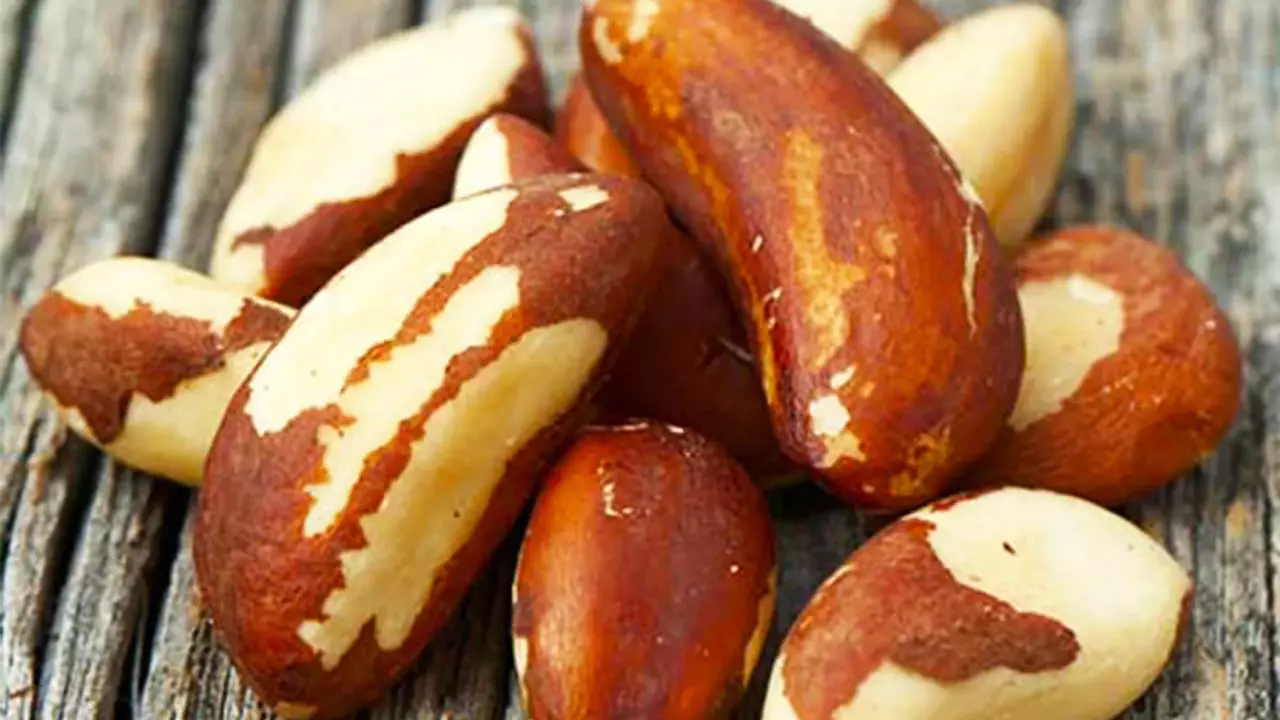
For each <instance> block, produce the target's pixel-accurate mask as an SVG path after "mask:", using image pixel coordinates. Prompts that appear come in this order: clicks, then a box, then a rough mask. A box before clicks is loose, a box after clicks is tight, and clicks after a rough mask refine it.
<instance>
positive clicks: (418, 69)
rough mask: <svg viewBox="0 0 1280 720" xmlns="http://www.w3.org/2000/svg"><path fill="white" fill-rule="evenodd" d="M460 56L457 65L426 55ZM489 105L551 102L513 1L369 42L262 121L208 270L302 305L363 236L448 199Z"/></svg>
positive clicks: (540, 109) (359, 247) (527, 106)
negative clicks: (451, 69)
mask: <svg viewBox="0 0 1280 720" xmlns="http://www.w3.org/2000/svg"><path fill="white" fill-rule="evenodd" d="M460 63H461V64H464V65H466V66H467V68H468V72H466V73H456V72H430V71H428V70H425V69H424V68H436V67H450V66H457V65H458V64H460ZM496 111H506V112H512V113H515V114H518V115H522V116H525V117H528V118H531V119H533V120H535V121H538V122H545V121H546V119H547V114H548V109H547V105H546V97H545V89H544V84H543V76H542V70H541V68H540V66H539V64H538V61H537V58H536V56H535V54H534V49H533V41H532V38H531V37H530V35H529V31H528V29H527V28H526V27H525V25H524V23H523V22H522V21H521V19H520V17H519V15H517V14H516V13H515V12H514V11H512V10H509V9H505V8H483V9H477V10H471V11H468V12H463V13H459V14H457V15H455V16H453V17H451V18H449V19H446V20H443V21H441V22H438V23H433V24H430V25H424V26H422V27H419V28H415V29H413V30H408V31H404V32H400V33H397V34H394V35H390V36H388V37H386V38H382V39H380V40H377V41H375V42H373V43H371V44H370V45H368V46H367V47H365V48H363V49H362V50H360V51H358V52H357V53H355V54H354V55H352V56H351V57H349V58H347V59H346V60H344V61H342V62H341V63H339V64H338V65H336V66H334V67H333V68H331V69H329V70H328V71H326V72H325V73H324V74H323V75H322V76H321V77H320V78H319V79H318V80H316V82H315V83H314V84H313V85H311V86H310V87H308V88H306V89H305V90H304V91H303V92H302V94H300V95H299V96H298V97H297V98H295V99H294V100H293V101H291V102H290V103H289V104H288V105H286V106H285V107H284V108H283V109H282V110H281V111H280V112H279V113H278V114H277V115H276V116H275V117H273V118H272V119H271V120H270V122H268V123H267V125H266V126H265V127H264V128H263V130H262V134H261V136H260V137H259V138H258V142H257V144H256V146H255V147H254V150H253V155H252V156H251V157H250V160H249V165H248V168H247V169H246V170H245V174H244V178H243V179H242V180H241V183H240V187H239V188H238V189H237V191H236V193H235V195H234V196H233V197H232V199H231V203H230V204H229V205H228V207H227V210H226V214H225V215H223V218H222V223H221V225H220V226H219V228H218V234H217V238H216V240H215V246H214V254H213V260H212V265H211V268H212V272H211V274H212V275H213V277H214V278H215V279H217V280H221V281H223V282H227V283H230V284H233V285H235V286H236V287H239V288H242V289H243V290H245V291H246V292H251V293H255V294H258V295H262V296H263V297H268V298H271V299H273V300H278V301H280V302H282V303H286V304H289V305H294V306H298V305H301V304H302V303H304V302H305V301H306V300H307V299H308V298H309V297H311V295H312V294H314V293H315V291H316V290H318V289H319V288H320V287H321V286H322V285H324V283H325V282H327V281H328V280H329V278H331V277H332V276H333V275H334V274H335V273H337V272H338V271H339V270H340V269H341V268H342V267H343V266H344V265H346V264H347V263H349V262H351V261H352V260H354V259H355V258H356V257H357V256H358V255H359V254H360V253H361V252H363V251H364V250H365V248H367V247H369V246H370V245H372V244H373V243H375V242H377V241H378V240H380V239H382V238H383V237H385V236H386V235H387V234H388V233H390V232H391V231H392V230H394V229H396V228H397V227H399V226H400V225H403V224H404V223H406V222H408V221H409V220H411V219H413V218H415V217H417V216H418V215H420V214H421V213H423V212H425V211H427V210H430V209H431V208H433V207H436V206H438V205H440V204H441V203H443V202H445V201H447V200H448V199H449V192H450V190H451V189H452V186H453V176H454V170H455V168H456V166H457V163H458V157H459V155H460V154H461V153H462V148H463V145H464V144H465V143H466V141H467V138H468V137H469V136H470V135H471V132H472V130H474V129H475V127H476V126H477V125H478V124H479V123H480V121H481V120H483V119H484V118H485V117H487V116H488V115H490V114H491V113H493V112H496Z"/></svg>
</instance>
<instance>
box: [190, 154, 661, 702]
mask: <svg viewBox="0 0 1280 720" xmlns="http://www.w3.org/2000/svg"><path fill="white" fill-rule="evenodd" d="M670 232H672V230H671V229H670V227H669V224H668V221H667V216H666V213H665V212H664V211H663V207H662V202H661V200H660V199H659V198H658V196H657V195H656V194H655V193H654V192H653V191H652V190H650V189H649V188H648V187H646V186H644V185H641V184H640V183H636V182H633V181H629V180H625V179H622V178H613V177H606V176H553V177H545V178H539V179H536V180H531V181H527V182H524V183H518V184H515V185H511V186H508V187H505V188H502V189H499V190H495V191H493V192H489V193H484V194H481V195H474V196H472V197H470V198H466V199H463V200H459V201H457V202H454V203H452V204H450V205H447V206H445V207H442V208H440V209H438V210H435V211H433V212H431V213H428V214H427V215H424V216H423V217H421V218H419V219H417V220H415V221H413V222H411V223H409V224H408V225H405V226H404V227H402V228H400V229H399V230H397V231H396V232H395V233H393V234H391V235H390V236H388V237H387V238H386V239H385V240H383V241H382V242H379V243H378V244H377V245H375V246H374V247H373V248H371V249H370V250H369V251H368V252H366V253H365V254H364V255H362V256H361V257H360V258H359V259H358V260H356V261H355V262H354V263H352V264H351V265H349V266H348V267H347V268H346V269H345V270H343V272H342V273H340V274H339V275H338V276H337V277H336V278H335V279H334V281H333V282H331V283H330V284H328V285H327V286H326V287H325V288H324V290H322V291H321V292H320V293H318V294H317V295H316V297H315V298H313V299H312V300H311V302H309V303H307V305H306V307H305V308H304V309H303V310H302V311H301V312H300V313H299V314H298V317H297V319H296V321H295V322H294V324H293V326H292V327H291V328H290V329H289V332H287V333H286V334H285V336H284V337H283V338H281V340H280V342H279V343H278V344H277V345H276V346H275V347H274V348H273V349H272V350H271V352H269V353H268V354H267V355H266V356H265V357H264V358H263V360H262V363H261V364H260V365H259V366H258V368H257V369H256V370H255V371H254V372H253V374H252V375H251V376H250V377H249V379H248V380H247V381H246V382H245V384H244V385H243V386H242V387H241V388H240V390H239V391H238V392H237V393H236V395H235V397H234V399H233V400H232V403H231V407H230V409H229V410H228V411H227V414H226V417H225V419H224V421H223V424H222V427H221V428H220V430H219V432H218V435H217V437H216V439H215V440H214V445H213V449H212V451H211V452H210V456H209V463H208V466H207V469H206V472H205V478H206V486H205V488H204V490H203V491H202V492H201V495H200V504H199V509H198V517H197V519H196V529H195V545H194V550H195V563H196V574H197V578H198V580H199V585H200V590H201V593H202V594H203V597H204V601H205V604H206V605H207V606H208V608H209V611H210V614H211V616H212V618H213V622H214V625H215V627H216V629H217V631H218V635H219V637H220V638H221V640H222V642H223V643H224V644H225V646H226V647H227V648H228V650H229V651H230V654H231V657H232V658H233V659H234V660H235V662H236V665H237V666H238V667H239V668H240V670H241V672H242V673H243V674H244V675H245V677H246V678H247V680H248V682H249V683H250V685H251V686H252V687H253V688H254V689H255V690H256V691H257V693H258V695H259V696H260V697H261V698H262V699H263V700H264V701H265V702H267V703H268V704H270V705H272V706H273V707H276V708H277V709H280V708H286V709H288V710H289V711H290V713H292V714H294V715H302V714H308V713H309V714H311V715H313V716H315V717H333V716H336V715H340V714H343V713H345V712H348V711H350V710H353V709H355V708H357V707H359V706H361V705H364V704H366V703H368V702H370V701H372V700H373V699H374V698H376V697H377V696H378V695H379V694H381V693H382V692H383V691H384V690H385V689H386V688H387V687H388V686H390V684H391V683H392V682H393V680H394V679H395V678H396V676H398V675H399V674H400V672H401V671H402V670H403V669H404V668H406V667H407V666H408V665H409V664H410V663H411V662H412V661H413V659H414V658H415V657H417V656H418V654H419V653H420V652H421V650H422V648H423V646H424V645H426V643H427V641H428V640H429V639H430V638H431V636H432V634H433V633H434V632H435V631H436V630H437V629H438V628H439V627H440V626H441V625H442V624H443V623H444V621H445V620H446V619H447V618H448V617H449V615H450V613H451V612H452V611H453V610H454V608H455V607H456V605H457V603H458V602H459V601H460V600H461V598H462V596H463V595H464V593H465V592H466V590H467V588H468V586H469V585H470V584H471V582H472V580H473V579H474V578H475V577H476V575H477V574H478V573H479V572H480V570H481V569H482V568H483V566H484V564H485V563H486V562H487V560H488V558H489V556H490V555H491V554H492V552H493V550H494V549H495V548H496V546H497V545H498V543H499V542H500V540H501V539H502V537H503V536H504V535H506V534H507V533H508V532H509V531H510V529H511V527H512V525H513V524H514V522H515V520H516V518H517V516H518V515H519V513H520V511H521V509H522V507H523V506H524V504H525V501H526V500H528V498H529V496H530V494H531V493H532V490H533V486H534V483H535V481H536V480H537V478H538V476H539V474H540V471H541V469H542V468H543V466H544V464H545V463H546V462H547V460H548V459H549V457H550V455H551V454H552V453H554V452H555V451H556V450H557V448H558V447H559V445H560V444H561V442H562V441H563V440H564V439H566V437H567V435H568V434H569V433H570V432H572V431H573V429H574V427H575V425H576V424H577V423H578V422H579V421H580V416H581V415H582V413H581V412H580V410H581V408H582V405H583V400H584V399H585V398H586V397H587V396H588V395H589V393H590V392H591V390H592V389H593V388H594V387H596V385H597V384H598V382H599V381H600V379H601V376H602V374H603V372H604V371H605V369H606V368H607V366H608V364H609V362H610V358H611V356H612V354H613V353H615V352H616V346H617V344H618V340H619V339H620V338H621V337H623V336H624V335H625V334H626V332H627V330H628V328H629V327H630V325H631V324H632V322H633V321H634V317H635V312H636V310H635V309H636V308H637V307H639V306H641V305H643V303H644V299H645V293H646V292H647V291H648V288H649V287H651V286H652V284H653V282H654V280H655V277H654V276H655V274H656V271H657V249H658V247H659V246H660V243H661V242H663V241H664V236H665V235H667V234H668V233H670ZM304 711H305V712H304Z"/></svg>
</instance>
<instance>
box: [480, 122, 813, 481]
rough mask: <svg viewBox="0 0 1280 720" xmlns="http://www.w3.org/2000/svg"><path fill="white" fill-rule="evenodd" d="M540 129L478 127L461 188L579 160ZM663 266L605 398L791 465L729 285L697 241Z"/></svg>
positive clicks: (626, 410)
mask: <svg viewBox="0 0 1280 720" xmlns="http://www.w3.org/2000/svg"><path fill="white" fill-rule="evenodd" d="M578 167H579V165H578V163H577V162H576V161H574V160H573V159H572V158H570V157H568V156H567V155H565V154H564V153H563V152H562V151H560V150H559V149H558V148H557V147H555V146H554V144H553V143H552V142H551V140H550V139H549V138H548V137H547V136H546V134H545V133H543V132H542V131H541V130H538V129H537V128H535V127H533V126H531V125H528V124H527V123H524V122H522V121H520V120H517V119H515V118H511V117H509V116H496V117H494V118H491V119H489V120H487V121H485V123H484V124H483V125H481V126H480V129H478V130H476V133H475V135H473V136H472V138H471V141H470V142H469V143H468V144H467V150H466V153H465V154H464V156H463V160H462V163H461V165H460V166H459V169H458V182H459V186H460V188H459V189H460V190H462V191H463V192H461V193H458V192H457V191H455V194H469V193H472V192H477V191H480V190H485V189H490V188H495V187H499V186H502V185H506V184H508V183H510V182H512V181H513V180H520V179H524V178H528V177H536V176H538V175H541V174H544V173H547V172H554V171H558V170H559V171H570V170H574V169H577V168H578ZM666 249H667V251H668V257H667V258H666V259H665V265H664V267H665V270H664V271H663V273H662V277H661V279H660V280H659V281H658V284H657V286H656V287H655V288H654V291H653V294H652V296H651V299H650V300H649V303H648V305H646V306H645V309H644V310H643V311H642V312H641V315H640V320H639V321H638V322H637V323H636V326H635V329H634V330H633V331H632V332H631V335H630V337H629V339H628V340H627V341H626V346H625V348H624V349H623V350H622V352H621V353H619V356H618V362H617V364H616V365H615V366H614V368H613V370H612V372H611V373H610V377H609V381H608V382H606V383H605V386H604V388H603V389H602V390H601V395H600V398H599V399H600V402H601V404H602V405H603V406H604V408H605V409H606V410H608V411H612V412H613V413H615V414H618V415H620V416H622V417H629V416H633V417H650V418H654V419H657V420H662V421H664V422H670V423H675V424H677V425H681V426H685V427H689V428H692V429H694V430H697V431H698V432H701V433H703V434H705V435H706V436H707V437H709V438H711V439H712V440H715V441H716V442H719V443H721V444H723V445H725V446H726V448H727V449H728V450H729V452H730V453H731V454H732V455H733V456H734V457H736V458H737V459H738V460H739V461H741V462H743V463H744V464H746V466H747V469H748V470H749V471H751V472H752V473H755V474H758V475H760V476H761V477H762V479H765V478H768V479H772V478H773V477H774V476H775V475H777V474H778V473H780V472H782V471H784V470H787V469H790V464H789V463H788V462H787V461H786V458H785V457H784V456H783V455H782V452H781V451H780V450H779V448H778V441H777V439H776V438H774V435H773V426H772V425H771V424H770V420H769V407H768V405H767V404H766V403H765V400H764V393H762V392H761V390H760V376H759V374H758V373H756V371H755V367H754V365H753V364H752V359H751V358H750V357H749V356H747V355H746V351H745V350H743V349H742V348H743V347H744V346H745V345H746V341H745V339H744V337H743V332H742V326H741V324H740V323H739V322H738V320H737V317H736V316H735V315H734V312H733V307H732V305H731V304H730V301H729V298H728V294H727V293H726V291H725V289H724V284H723V282H722V281H721V280H720V278H719V276H718V275H717V274H716V271H715V268H714V267H713V266H712V264H711V263H710V262H709V261H708V260H707V259H706V258H705V257H704V256H703V254H702V253H701V252H699V251H698V249H697V247H696V245H695V244H694V243H693V241H692V240H691V239H689V238H687V237H683V236H682V237H680V238H679V239H678V241H677V242H673V243H671V244H670V245H669V246H668V247H667V248H666Z"/></svg>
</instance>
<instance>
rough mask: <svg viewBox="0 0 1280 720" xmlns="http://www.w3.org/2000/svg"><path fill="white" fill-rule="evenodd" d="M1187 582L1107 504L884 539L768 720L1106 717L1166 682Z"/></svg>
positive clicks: (966, 520) (1021, 512) (777, 669)
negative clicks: (1163, 674) (1159, 680)
mask: <svg viewBox="0 0 1280 720" xmlns="http://www.w3.org/2000/svg"><path fill="white" fill-rule="evenodd" d="M1191 603H1192V595H1191V585H1190V580H1189V578H1188V576H1187V573H1186V571H1184V570H1183V569H1182V568H1181V567H1179V565H1178V564H1177V562H1176V561H1175V560H1174V559H1173V558H1172V557H1170V555H1169V554H1168V553H1167V552H1166V551H1165V550H1164V548H1162V547H1161V546H1160V545H1158V544H1157V543H1156V542H1155V541H1154V540H1152V539H1151V538H1150V537H1149V536H1147V535H1146V534H1145V533H1143V532H1142V530H1140V529H1139V528H1137V527H1136V526H1134V525H1132V524H1131V523H1129V522H1128V521H1126V520H1124V519H1123V518H1121V517H1119V516H1117V515H1114V514H1112V513H1110V512H1108V511H1106V510H1104V509H1102V508H1100V507H1098V506H1096V505H1093V504H1091V503H1088V502H1085V501H1084V500H1080V499H1077V498H1073V497H1069V496H1066V495H1059V494H1056V493H1051V492H1047V491H1042V490H1025V489H1021V488H1005V489H1001V490H996V491H990V492H988V493H985V494H977V495H959V496H954V497H951V498H947V499H945V500H942V501H940V502H937V503H935V504H933V505H932V506H928V507H926V508H924V509H922V510H920V511H918V512H915V513H913V514H911V515H908V516H906V517H905V518H903V519H901V520H898V521H897V522H895V523H894V524H892V525H890V526H888V527H887V528H885V529H884V530H882V531H880V532H879V533H877V534H876V535H875V536H874V537H873V538H872V539H871V540H869V541H868V542H867V543H866V544H865V545H863V546H862V547H861V548H859V549H858V550H856V551H855V552H854V553H853V555H851V556H850V557H849V559H848V560H847V561H846V562H845V564H844V565H843V566H841V567H840V568H839V569H838V570H836V572H835V573H834V574H833V575H832V576H831V577H830V578H829V579H828V580H827V581H826V582H825V583H823V585H822V586H821V587H820V588H819V589H818V591H817V593H816V594H815V595H814V596H813V599H812V600H811V601H810V602H809V605H808V606H807V607H806V608H805V610H804V611H803V612H802V613H801V614H800V617H799V618H798V619H797V620H796V622H795V624H794V625H793V626H792V628H791V630H790V632H789V633H788V635H787V638H786V640H785V641H784V642H783V644H782V648H781V651H780V654H779V656H778V660H777V662H776V663H775V665H774V668H773V675H772V677H771V679H770V684H769V692H768V697H767V699H766V701H765V707H764V720H819V719H821V720H830V719H833V718H838V719H839V720H863V719H864V718H865V719H866V720H989V719H990V718H1035V719H1036V720H1110V719H1111V718H1114V717H1117V716H1119V715H1120V714H1121V713H1122V712H1123V711H1124V709H1125V708H1127V707H1128V706H1129V705H1130V704H1132V703H1133V702H1134V701H1135V700H1137V698H1138V697H1139V696H1140V695H1141V694H1142V693H1143V692H1144V691H1145V690H1146V689H1147V688H1148V687H1149V686H1150V685H1151V684H1152V683H1153V682H1154V681H1155V680H1156V678H1157V677H1158V676H1159V674H1160V672H1161V670H1162V669H1163V668H1164V667H1165V665H1166V664H1167V663H1168V661H1169V660H1170V658H1171V657H1172V656H1173V654H1174V653H1175V652H1176V650H1177V646H1178V639H1179V636H1180V630H1181V629H1182V628H1183V627H1185V625H1186V623H1187V622H1188V620H1189V614H1190V611H1191Z"/></svg>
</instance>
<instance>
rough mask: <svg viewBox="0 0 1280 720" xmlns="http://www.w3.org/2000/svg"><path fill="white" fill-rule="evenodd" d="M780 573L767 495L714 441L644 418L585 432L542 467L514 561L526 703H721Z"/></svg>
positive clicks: (761, 623) (627, 709)
mask: <svg viewBox="0 0 1280 720" xmlns="http://www.w3.org/2000/svg"><path fill="white" fill-rule="evenodd" d="M775 580H776V570H775V549H774V535H773V529H772V525H771V522H770V519H769V512H768V507H767V505H766V503H765V501H764V495H763V493H762V492H761V491H760V490H759V489H758V488H756V487H755V486H753V485H752V483H751V480H750V479H749V478H748V477H747V475H746V473H745V472H743V470H742V469H741V468H740V467H738V466H737V464H736V463H734V461H733V460H732V459H731V458H730V457H729V456H728V455H727V454H726V453H725V452H724V451H723V450H721V449H720V448H718V447H717V446H716V445H714V444H713V443H711V442H710V441H708V440H706V439H705V438H703V437H701V436H699V435H697V434H696V433H694V432H693V431H688V430H684V429H682V428H678V427H674V426H665V425H660V424H656V423H652V422H647V421H644V422H636V423H633V424H629V425H623V426H617V427H603V428H593V429H589V430H587V431H585V432H584V433H583V434H582V435H581V436H580V437H579V438H578V439H577V441H576V442H575V443H574V444H573V445H572V446H571V447H570V448H569V450H568V451H567V452H566V453H565V455H564V456H563V457H562V458H561V459H560V461H559V462H558V463H557V464H556V465H555V467H554V468H553V469H552V471H551V473H550V475H549V476H548V478H547V481H546V483H545V485H544V487H543V489H542V491H541V493H540V495H539V497H538V501H537V504H536V505H535V506H534V511H533V516H532V519H531V520H530V524H529V528H528V531H527V532H526V534H525V538H524V543H523V545H522V546H521V551H520V562H519V565H518V568H517V571H516V581H515V587H514V589H513V593H512V595H513V602H514V609H513V611H512V631H513V632H512V635H513V643H514V648H515V660H516V670H517V672H518V673H519V676H520V689H521V694H522V696H523V698H524V700H525V707H526V709H527V711H528V713H529V716H530V718H532V719H533V720H552V719H555V720H569V719H570V718H580V719H582V720H586V719H587V718H622V717H629V718H654V719H657V718H670V719H671V720H676V719H685V718H687V719H690V720H694V719H701V718H712V717H725V716H727V714H728V712H729V711H731V710H732V709H733V707H734V706H735V705H736V703H737V700H738V698H739V697H740V695H741V690H742V688H743V687H744V685H745V684H746V681H747V679H749V678H750V676H751V671H752V669H753V668H754V667H755V664H756V661H757V659H758V658H759V654H760V649H761V645H762V643H763V640H764V638H765V635H766V634H767V632H768V629H769V624H770V621H771V619H772V616H773V599H774V598H773V596H774V587H775Z"/></svg>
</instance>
